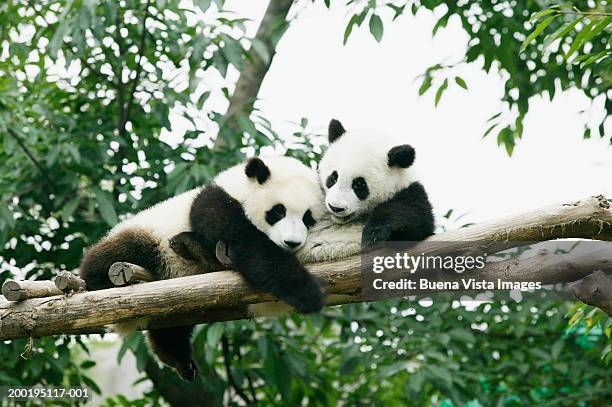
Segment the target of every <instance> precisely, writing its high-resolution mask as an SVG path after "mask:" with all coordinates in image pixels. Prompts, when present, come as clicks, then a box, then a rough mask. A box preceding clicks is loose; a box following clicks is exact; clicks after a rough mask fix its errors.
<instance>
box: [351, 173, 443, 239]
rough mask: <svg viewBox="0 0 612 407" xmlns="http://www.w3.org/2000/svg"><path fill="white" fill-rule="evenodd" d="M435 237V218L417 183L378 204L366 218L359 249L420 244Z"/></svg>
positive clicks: (425, 194) (425, 195) (422, 189)
mask: <svg viewBox="0 0 612 407" xmlns="http://www.w3.org/2000/svg"><path fill="white" fill-rule="evenodd" d="M433 233H434V216H433V209H432V206H431V203H430V202H429V198H428V197H427V193H426V192H425V188H423V185H421V184H420V183H419V182H414V183H412V184H410V186H408V187H406V188H404V189H402V190H401V191H399V192H397V193H396V194H395V195H394V196H393V197H392V198H391V199H390V200H388V201H386V202H383V203H381V204H379V205H378V206H377V207H376V208H374V210H373V211H372V212H371V213H370V215H369V216H368V220H367V223H366V226H365V228H364V229H363V234H362V240H361V242H362V245H363V246H365V247H368V246H371V245H372V244H373V243H375V242H381V241H387V240H392V241H420V240H423V239H425V238H426V237H428V236H431V235H433Z"/></svg>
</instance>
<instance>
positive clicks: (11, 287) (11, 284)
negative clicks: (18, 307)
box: [2, 280, 26, 301]
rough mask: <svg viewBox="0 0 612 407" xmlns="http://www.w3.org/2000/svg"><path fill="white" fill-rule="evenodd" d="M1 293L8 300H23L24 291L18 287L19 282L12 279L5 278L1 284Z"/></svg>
mask: <svg viewBox="0 0 612 407" xmlns="http://www.w3.org/2000/svg"><path fill="white" fill-rule="evenodd" d="M2 295H4V297H5V298H6V299H7V300H9V301H21V300H25V298H26V297H25V292H23V291H22V290H21V288H20V287H19V283H18V282H17V281H14V280H6V281H5V282H4V284H2Z"/></svg>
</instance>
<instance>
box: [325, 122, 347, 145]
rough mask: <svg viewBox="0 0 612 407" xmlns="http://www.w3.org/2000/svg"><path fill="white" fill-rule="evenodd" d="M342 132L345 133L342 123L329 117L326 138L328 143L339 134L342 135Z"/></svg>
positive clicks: (336, 138) (337, 137) (338, 136)
mask: <svg viewBox="0 0 612 407" xmlns="http://www.w3.org/2000/svg"><path fill="white" fill-rule="evenodd" d="M344 133H346V130H344V126H342V123H340V122H339V121H338V120H336V119H331V121H330V122H329V127H328V131H327V138H328V140H329V142H330V144H331V143H333V142H334V141H336V140H338V139H339V138H340V136H342V135H343V134H344Z"/></svg>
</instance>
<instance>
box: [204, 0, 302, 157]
mask: <svg viewBox="0 0 612 407" xmlns="http://www.w3.org/2000/svg"><path fill="white" fill-rule="evenodd" d="M292 4H293V0H270V2H269V3H268V8H267V10H266V13H265V14H264V16H263V19H262V20H261V24H260V25H259V29H258V30H257V34H256V35H255V41H258V42H259V43H261V44H263V45H264V46H265V48H266V50H267V52H268V55H269V56H270V58H269V59H268V60H267V61H265V60H263V59H262V58H261V56H260V55H259V54H258V53H257V52H255V49H254V48H253V47H251V52H250V56H251V59H250V60H247V61H245V64H244V66H243V68H242V70H241V71H240V78H239V79H238V82H237V83H236V89H235V90H234V94H233V95H232V98H231V99H230V105H229V108H228V109H227V113H226V114H225V124H224V126H225V127H227V128H230V129H237V128H238V122H237V119H238V117H239V116H241V115H246V116H248V115H249V114H250V113H251V111H252V108H253V103H254V102H255V100H256V99H257V95H258V94H259V89H260V88H261V84H262V82H263V80H264V78H265V76H266V73H267V72H268V69H269V68H270V65H271V64H272V60H273V59H274V55H275V54H276V44H277V42H278V40H279V38H278V37H277V35H276V34H278V33H279V32H282V30H280V29H279V28H280V27H281V26H282V24H288V23H287V22H286V19H287V14H288V13H289V9H290V8H291V5H292ZM226 144H227V141H226V140H225V139H224V138H223V137H220V136H218V137H217V139H216V140H215V144H214V147H213V148H214V149H215V150H220V149H222V148H224V147H226Z"/></svg>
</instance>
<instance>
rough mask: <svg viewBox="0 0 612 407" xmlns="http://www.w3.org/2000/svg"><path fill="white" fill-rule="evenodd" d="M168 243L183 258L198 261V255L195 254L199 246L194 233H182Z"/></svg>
mask: <svg viewBox="0 0 612 407" xmlns="http://www.w3.org/2000/svg"><path fill="white" fill-rule="evenodd" d="M168 243H169V245H170V248H171V249H172V250H174V252H175V253H176V254H178V255H179V256H181V257H182V258H184V259H186V260H191V261H198V255H197V254H196V252H195V251H196V250H197V249H196V246H197V245H196V242H195V239H194V237H193V233H192V232H181V233H179V234H178V235H175V236H173V237H172V238H170V240H169V242H168Z"/></svg>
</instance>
